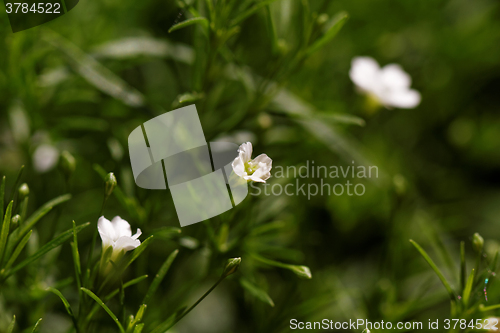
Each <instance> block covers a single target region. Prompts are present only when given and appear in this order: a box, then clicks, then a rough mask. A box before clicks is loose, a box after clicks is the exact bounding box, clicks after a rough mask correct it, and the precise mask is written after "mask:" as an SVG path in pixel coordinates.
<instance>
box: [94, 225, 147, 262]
mask: <svg viewBox="0 0 500 333" xmlns="http://www.w3.org/2000/svg"><path fill="white" fill-rule="evenodd" d="M97 230H99V235H101V239H102V247H103V249H104V250H105V249H107V248H108V247H110V246H111V247H113V253H112V255H111V258H112V259H116V258H117V256H119V255H120V254H121V253H122V251H123V252H127V251H131V250H133V249H135V248H136V247H138V246H139V245H141V241H140V240H138V238H139V236H140V235H141V234H142V232H141V229H137V233H136V234H135V235H133V236H132V231H131V229H130V224H129V223H128V222H127V221H125V220H124V219H122V218H121V217H119V216H116V217H115V218H113V220H112V221H109V220H108V219H106V218H105V217H104V216H101V217H100V218H99V221H98V222H97Z"/></svg>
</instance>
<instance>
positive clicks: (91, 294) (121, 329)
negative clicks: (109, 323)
mask: <svg viewBox="0 0 500 333" xmlns="http://www.w3.org/2000/svg"><path fill="white" fill-rule="evenodd" d="M81 290H82V291H83V292H84V293H86V294H87V295H89V296H90V297H91V298H92V299H93V300H94V301H96V303H97V304H99V305H100V306H101V307H102V308H103V309H104V311H106V312H107V313H108V314H109V316H110V317H111V319H113V321H114V322H115V323H116V325H117V326H118V328H119V329H120V332H121V333H125V330H124V329H123V326H122V324H121V323H120V321H119V320H118V318H117V317H116V316H115V314H114V313H113V311H111V310H110V309H109V308H108V307H107V306H106V304H104V302H103V301H101V299H100V298H99V297H97V295H96V294H94V293H93V292H92V291H90V290H88V289H87V288H83V287H82V288H81Z"/></svg>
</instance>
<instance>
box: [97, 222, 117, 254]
mask: <svg viewBox="0 0 500 333" xmlns="http://www.w3.org/2000/svg"><path fill="white" fill-rule="evenodd" d="M97 230H98V231H99V235H100V236H101V239H102V242H103V246H104V242H105V238H106V242H107V244H106V246H104V247H107V246H109V245H112V244H111V243H112V242H113V241H115V240H116V239H117V238H118V236H117V235H116V232H115V228H114V227H113V224H112V223H111V222H110V221H109V220H108V219H107V218H105V217H104V216H101V217H100V218H99V220H98V221H97ZM108 240H109V241H108Z"/></svg>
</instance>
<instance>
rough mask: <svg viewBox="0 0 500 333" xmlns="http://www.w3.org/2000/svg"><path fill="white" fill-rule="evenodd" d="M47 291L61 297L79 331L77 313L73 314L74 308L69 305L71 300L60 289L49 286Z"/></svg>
mask: <svg viewBox="0 0 500 333" xmlns="http://www.w3.org/2000/svg"><path fill="white" fill-rule="evenodd" d="M47 291H50V292H51V293H54V294H55V295H57V296H58V297H59V298H60V299H61V301H62V302H63V304H64V308H65V309H66V312H67V313H68V315H69V316H70V317H71V320H72V321H73V325H74V326H75V329H76V331H77V332H78V322H77V320H76V317H75V315H74V314H73V310H72V309H71V305H69V302H68V300H67V299H66V297H64V295H63V294H62V293H61V292H60V291H59V290H57V289H55V288H52V287H49V288H47Z"/></svg>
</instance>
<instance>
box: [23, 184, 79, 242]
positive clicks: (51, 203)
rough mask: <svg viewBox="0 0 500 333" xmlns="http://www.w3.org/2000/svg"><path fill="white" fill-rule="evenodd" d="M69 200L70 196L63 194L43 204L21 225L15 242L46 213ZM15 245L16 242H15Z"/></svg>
mask: <svg viewBox="0 0 500 333" xmlns="http://www.w3.org/2000/svg"><path fill="white" fill-rule="evenodd" d="M69 199H71V194H64V195H61V196H59V197H57V198H54V199H52V200H50V201H49V202H47V203H45V204H44V205H43V206H42V207H40V208H39V209H38V210H37V211H36V212H34V213H33V215H31V216H30V217H28V218H27V219H26V221H25V223H24V224H23V227H22V229H21V231H20V232H19V234H18V235H17V240H19V239H21V238H22V237H23V236H24V235H25V234H26V233H27V232H28V231H29V230H31V229H33V226H34V225H35V224H36V223H37V222H38V221H39V220H40V219H41V218H42V217H44V216H45V215H47V213H48V212H50V211H51V210H52V208H54V207H55V206H57V205H59V204H62V203H63V202H66V201H68V200H69ZM16 243H17V241H16Z"/></svg>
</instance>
